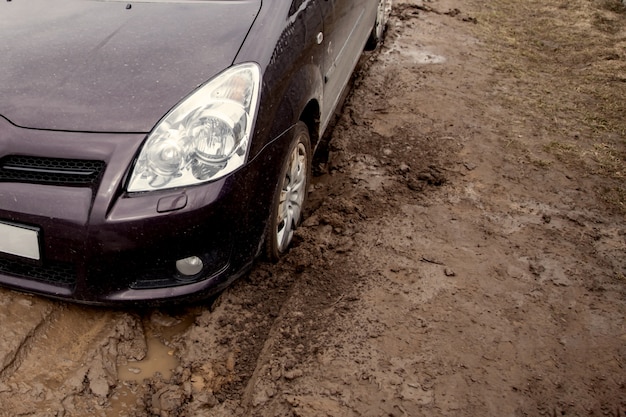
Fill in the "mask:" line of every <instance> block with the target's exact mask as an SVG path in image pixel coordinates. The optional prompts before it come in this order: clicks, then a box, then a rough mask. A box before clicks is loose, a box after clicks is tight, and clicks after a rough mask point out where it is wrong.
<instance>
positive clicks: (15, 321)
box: [0, 291, 57, 383]
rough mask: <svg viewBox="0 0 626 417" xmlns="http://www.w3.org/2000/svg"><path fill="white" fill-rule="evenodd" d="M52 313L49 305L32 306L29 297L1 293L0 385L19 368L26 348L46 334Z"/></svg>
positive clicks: (50, 304)
mask: <svg viewBox="0 0 626 417" xmlns="http://www.w3.org/2000/svg"><path fill="white" fill-rule="evenodd" d="M56 311H57V310H56V309H55V308H54V306H53V305H52V303H46V302H44V303H37V302H33V299H32V298H31V297H27V296H21V295H18V294H16V293H13V292H10V291H3V292H2V298H1V299H0V322H1V323H2V324H3V337H2V341H1V342H0V383H4V381H6V379H7V378H9V377H10V376H11V375H12V374H13V373H14V372H15V370H16V369H17V368H19V366H20V364H21V363H22V361H23V359H24V357H25V356H26V355H27V354H28V351H29V350H30V348H31V347H32V346H33V344H35V343H36V342H37V340H38V339H39V338H40V336H41V335H42V334H43V333H45V332H46V329H47V328H48V326H49V324H50V322H51V320H52V318H53V316H54V314H55V313H56Z"/></svg>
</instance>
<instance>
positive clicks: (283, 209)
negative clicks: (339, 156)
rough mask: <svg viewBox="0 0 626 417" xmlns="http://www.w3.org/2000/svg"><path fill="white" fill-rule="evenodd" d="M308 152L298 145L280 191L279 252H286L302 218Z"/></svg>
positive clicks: (277, 237)
mask: <svg viewBox="0 0 626 417" xmlns="http://www.w3.org/2000/svg"><path fill="white" fill-rule="evenodd" d="M306 181H307V152H306V147H305V146H304V144H302V143H298V146H296V147H295V149H294V150H293V152H292V153H291V155H290V156H289V166H288V168H287V172H286V174H285V177H284V178H283V185H282V188H281V190H280V201H279V204H278V213H277V215H278V221H277V222H276V223H277V227H276V242H277V244H278V245H277V246H278V250H279V251H280V252H284V251H285V250H286V249H287V247H288V246H289V244H290V243H291V240H292V238H293V233H294V231H295V229H296V227H297V225H298V223H299V221H300V217H301V216H302V204H303V203H304V197H305V195H306V194H305V193H306V189H305V188H306Z"/></svg>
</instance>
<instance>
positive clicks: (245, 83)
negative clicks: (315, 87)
mask: <svg viewBox="0 0 626 417" xmlns="http://www.w3.org/2000/svg"><path fill="white" fill-rule="evenodd" d="M259 85H260V70H259V67H258V65H256V64H254V63H247V64H241V65H237V66H235V67H232V68H229V69H228V70H226V71H224V72H223V73H222V74H220V75H218V76H217V77H216V78H214V79H213V80H211V81H209V82H208V83H207V84H205V85H204V86H202V87H201V88H199V89H198V90H197V91H195V92H194V93H193V94H191V95H190V96H189V97H187V98H186V99H185V100H183V101H182V102H181V103H180V104H178V105H177V106H176V107H174V108H173V109H172V110H171V111H170V112H169V113H168V114H167V115H166V116H165V117H164V118H163V119H162V120H161V121H160V122H159V123H158V124H157V125H156V127H155V128H154V129H153V130H152V133H150V135H149V136H148V138H147V139H146V142H145V143H144V144H143V147H142V149H141V152H140V153H139V156H138V158H137V161H136V163H135V166H134V168H133V171H132V173H131V176H130V180H129V182H128V186H127V190H128V191H129V192H140V191H151V190H158V189H164V188H174V187H181V186H188V185H193V184H199V183H203V182H207V181H211V180H216V179H218V178H221V177H223V176H224V175H226V174H228V173H230V172H233V171H234V170H236V169H237V168H239V167H241V166H242V165H243V164H244V163H245V162H246V155H247V152H248V144H249V141H250V135H251V132H252V125H253V122H254V118H255V113H256V107H257V101H258V95H259Z"/></svg>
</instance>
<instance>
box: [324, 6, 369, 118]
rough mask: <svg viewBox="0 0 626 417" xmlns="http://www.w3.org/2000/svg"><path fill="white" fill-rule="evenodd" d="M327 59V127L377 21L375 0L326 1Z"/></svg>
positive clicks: (325, 91)
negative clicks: (375, 20)
mask: <svg viewBox="0 0 626 417" xmlns="http://www.w3.org/2000/svg"><path fill="white" fill-rule="evenodd" d="M320 3H321V8H322V15H323V19H324V39H323V46H324V48H325V60H324V63H323V75H324V98H323V103H322V126H326V124H327V123H328V121H329V119H330V117H331V116H332V112H333V111H334V109H335V107H336V105H337V103H338V101H339V99H340V97H341V93H342V92H343V90H344V87H345V86H346V84H347V83H348V81H349V80H350V75H351V74H352V71H353V70H354V67H355V65H356V63H357V61H358V59H359V57H360V56H361V52H362V51H363V47H364V45H365V43H366V41H367V38H368V36H369V33H370V31H371V29H372V26H373V24H374V19H375V16H376V6H377V2H376V1H375V0H323V1H322V2H320Z"/></svg>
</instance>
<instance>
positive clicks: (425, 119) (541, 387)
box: [0, 0, 626, 417]
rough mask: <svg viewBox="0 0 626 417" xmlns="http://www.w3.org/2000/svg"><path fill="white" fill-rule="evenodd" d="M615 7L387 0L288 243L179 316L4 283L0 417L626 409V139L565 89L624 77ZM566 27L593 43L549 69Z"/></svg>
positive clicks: (590, 100)
mask: <svg viewBox="0 0 626 417" xmlns="http://www.w3.org/2000/svg"><path fill="white" fill-rule="evenodd" d="M609 3H611V2H610V1H608V0H607V1H606V2H595V3H593V4H592V3H589V2H586V1H583V0H574V1H571V2H567V3H563V2H559V1H554V0H550V1H542V2H538V1H535V0H529V2H528V3H526V2H525V3H519V2H513V1H508V0H496V1H493V2H489V3H488V4H484V2H474V1H471V2H468V3H467V4H466V3H463V4H461V3H460V2H459V1H453V0H433V1H424V2H422V1H415V0H410V1H398V2H396V4H395V7H394V11H393V14H392V18H391V24H390V28H389V31H388V34H387V39H386V41H385V45H384V46H383V48H382V49H381V50H379V51H376V52H373V53H366V54H365V55H364V57H363V59H362V62H361V64H360V66H359V72H358V74H357V75H356V77H355V80H354V85H353V88H352V92H351V94H350V96H349V97H348V99H347V103H346V105H345V107H344V109H343V110H342V113H341V116H340V118H339V120H338V121H337V124H336V125H335V126H334V128H333V130H332V132H331V135H330V136H329V138H328V141H327V142H325V144H324V146H323V147H322V149H323V152H321V154H320V155H318V158H317V159H316V162H315V163H316V166H315V168H316V172H317V173H318V175H317V176H316V178H315V181H314V184H313V186H312V190H311V194H310V204H309V210H308V213H307V218H306V221H305V222H304V224H303V225H302V227H300V228H299V229H298V234H297V238H296V242H295V245H294V247H293V249H292V250H291V251H290V253H289V254H288V256H287V257H286V258H285V259H284V260H283V261H281V262H280V263H278V264H267V263H263V262H259V263H258V264H257V265H256V267H255V268H254V270H253V271H252V272H251V273H250V274H249V275H248V276H246V277H244V278H243V279H241V280H239V281H237V282H236V283H235V284H234V285H233V286H232V287H230V288H228V289H227V290H226V291H224V292H223V293H222V294H221V295H220V296H219V297H217V298H216V299H215V300H209V301H207V302H206V303H203V304H198V305H194V306H179V307H173V308H169V309H159V310H151V309H148V310H141V311H134V310H133V311H130V310H129V311H122V310H110V309H93V308H86V307H81V306H74V305H66V304H60V303H56V302H52V301H48V300H45V299H41V298H38V297H32V296H28V295H23V294H17V293H13V292H10V291H5V290H2V291H0V323H2V331H3V337H2V338H1V339H0V404H2V407H1V409H0V416H44V417H47V416H87V415H89V416H106V417H112V416H116V417H117V416H133V417H147V416H150V417H152V416H160V417H173V416H264V417H265V416H267V417H269V416H307V417H308V416H311V417H312V416H339V415H345V416H383V415H384V416H422V415H423V416H434V415H437V416H468V415H483V416H489V415H493V416H495V415H498V416H500V415H511V416H513V415H515V416H556V415H580V416H582V415H601V416H604V415H606V416H624V415H626V372H624V365H625V363H626V328H625V327H624V323H626V320H625V315H626V278H625V276H626V222H625V220H626V219H625V218H624V214H625V213H626V210H622V209H620V199H619V196H620V195H621V194H620V193H621V192H622V191H620V190H624V188H623V187H624V186H623V177H622V179H621V180H620V177H619V176H616V175H617V174H616V172H619V169H614V168H618V167H619V164H623V160H624V159H623V158H624V156H625V155H626V152H625V149H626V144H625V143H624V134H623V132H621V133H620V130H619V129H618V128H617V127H615V126H619V123H620V121H619V120H617V121H616V119H611V118H610V117H609V116H610V114H609V113H608V112H607V113H606V114H605V116H606V117H605V121H604V123H605V125H606V126H608V127H607V128H605V129H604V130H601V129H598V128H597V126H595V125H592V124H590V123H592V122H590V120H597V118H594V117H590V116H591V112H592V111H593V110H594V109H596V108H601V105H602V103H608V102H610V100H609V98H610V97H609V96H605V97H603V98H602V100H604V101H598V100H600V98H599V97H598V96H597V95H594V94H592V93H589V92H587V90H585V88H586V87H580V88H575V87H571V85H572V84H575V82H576V81H577V80H578V78H575V77H579V76H585V77H587V76H590V75H594V74H596V73H597V74H598V75H594V76H597V77H598V83H600V84H598V85H602V86H604V84H602V83H606V82H609V83H610V82H613V81H610V80H611V79H612V80H616V79H621V78H620V77H626V63H625V62H626V44H624V41H623V39H626V12H625V11H624V7H623V6H621V7H620V6H618V5H617V3H615V4H613V3H611V4H609ZM537 22H539V23H537ZM555 22H559V24H558V25H557V26H558V28H557V29H558V30H556V29H555V30H552V31H550V32H549V33H548V32H546V33H541V34H540V35H541V36H540V37H541V42H535V43H533V42H526V43H524V42H522V41H523V40H526V38H524V37H525V36H539V35H536V34H537V33H538V32H537V31H536V29H534V28H532V27H531V26H532V25H533V24H540V26H541V25H543V26H545V27H549V26H550V25H553V24H555ZM560 22H562V24H563V25H562V26H561V25H560ZM496 23H497V24H496ZM620 24H621V26H620ZM563 27H565V28H568V30H571V31H573V32H574V35H571V36H575V35H576V33H578V32H577V31H579V30H582V31H584V33H586V34H587V35H586V36H588V37H589V38H592V37H594V36H597V37H598V39H602V40H603V42H605V43H603V44H600V43H596V46H597V47H598V48H601V53H598V52H597V51H594V50H591V49H590V50H587V51H586V52H585V59H586V61H585V64H584V67H576V68H575V70H576V71H578V72H576V71H570V72H571V73H572V75H571V76H572V78H571V79H563V80H562V79H561V78H562V77H563V74H562V73H556V72H553V71H557V70H554V68H555V67H554V65H555V64H554V61H555V59H556V60H557V61H561V62H569V61H568V60H569V59H571V57H570V56H569V55H567V53H568V51H569V49H568V47H567V45H566V44H565V41H563V40H562V39H558V40H557V39H552V38H551V36H557V34H559V33H560V31H561V30H563ZM581 27H582V29H581ZM526 28H528V29H526ZM607 28H609V29H611V30H610V31H607ZM531 29H532V30H531ZM607 42H613V43H607ZM525 45H527V46H525ZM546 45H552V47H550V48H551V49H550V50H551V52H550V53H549V54H544V52H543V49H544V48H546ZM585 45H587V44H585ZM526 47H529V48H537V49H538V50H539V52H541V53H540V54H538V55H533V54H532V53H531V52H533V51H532V50H526V49H524V48H526ZM606 56H610V57H611V59H610V60H608V61H607V60H606V59H604V57H606ZM531 58H532V59H531ZM540 58H541V59H540ZM576 59H578V58H576ZM572 62H578V61H576V60H574V61H572ZM606 65H611V66H612V67H611V71H610V72H611V74H612V75H611V77H613V78H610V77H608V76H607V77H608V78H602V77H604V75H603V74H605V73H604V72H603V71H605V70H606ZM607 80H608V81H607ZM569 82H571V83H572V84H569ZM622 84H623V83H622ZM622 84H620V83H617V82H615V83H614V84H611V85H612V89H614V90H615V94H617V95H618V96H620V94H622V92H623V94H622V95H621V97H624V96H626V91H624V90H626V87H624V86H623V85H622ZM599 88H600V87H599ZM603 88H604V87H602V89H603ZM620 89H621V90H620ZM598 91H599V90H598ZM602 91H604V90H602ZM538 92H541V94H539V93H538ZM576 100H580V102H581V103H584V105H582V104H581V103H579V102H577V101H576ZM594 100H596V101H594ZM614 103H617V104H616V105H617V106H619V105H620V104H619V100H617V101H614ZM622 106H623V104H622ZM583 113H584V114H583ZM594 126H595V127H594ZM611 126H613V127H611ZM574 137H575V139H573V138H574ZM573 140H576V141H577V142H575V143H574V142H572V141H573ZM594 141H597V142H599V143H601V144H602V147H597V146H595V145H594ZM557 145H558V146H557ZM594 146H595V147H594ZM577 149H580V150H581V151H580V152H578V153H576V152H575V150H577ZM607 149H609V150H610V151H611V152H607ZM587 150H590V151H589V152H587ZM591 150H594V152H595V153H593V152H591ZM583 151H584V152H583ZM609 154H610V155H612V156H613V157H614V158H613V159H611V160H610V161H609V159H606V158H604V157H603V156H606V155H609ZM616 160H617V162H616ZM608 162H610V163H608ZM600 163H602V164H600ZM622 167H623V165H622ZM600 168H601V169H600ZM611 169H612V171H611ZM621 172H624V171H623V170H622V171H621ZM620 187H622V188H620ZM603 190H611V192H610V193H605V192H604V191H603ZM624 195H626V192H624ZM607 196H611V198H607ZM613 196H617V197H616V199H614V198H613Z"/></svg>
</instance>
